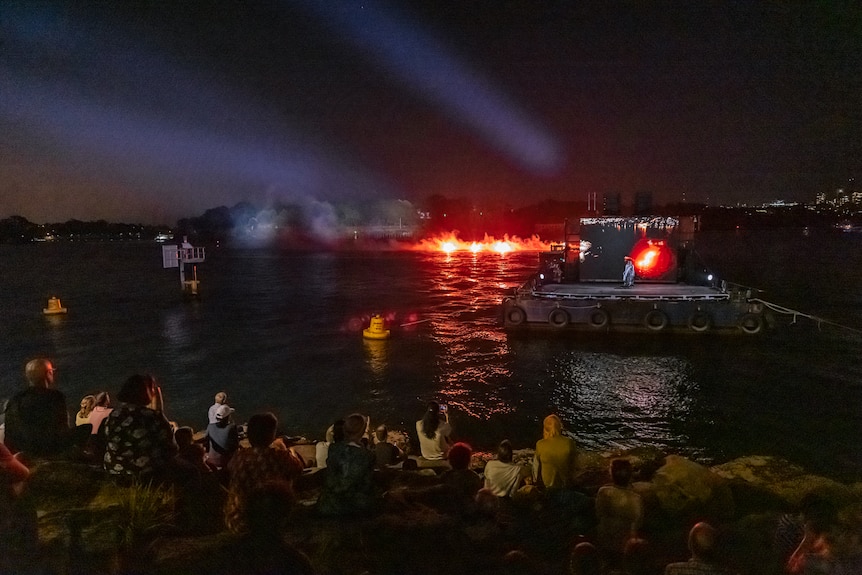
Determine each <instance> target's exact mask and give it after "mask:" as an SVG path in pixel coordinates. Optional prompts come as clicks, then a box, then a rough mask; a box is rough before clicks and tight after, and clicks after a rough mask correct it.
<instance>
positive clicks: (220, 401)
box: [207, 391, 227, 425]
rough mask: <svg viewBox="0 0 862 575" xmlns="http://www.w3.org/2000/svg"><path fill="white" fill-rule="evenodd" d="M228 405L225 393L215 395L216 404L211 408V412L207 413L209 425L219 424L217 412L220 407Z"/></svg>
mask: <svg viewBox="0 0 862 575" xmlns="http://www.w3.org/2000/svg"><path fill="white" fill-rule="evenodd" d="M226 404H227V394H226V393H225V392H223V391H220V392H218V393H217V394H215V403H213V404H212V405H211V406H210V408H209V411H208V412H207V425H209V424H210V423H217V422H218V420H217V419H216V411H218V408H219V407H221V406H222V405H226Z"/></svg>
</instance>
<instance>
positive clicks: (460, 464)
mask: <svg viewBox="0 0 862 575" xmlns="http://www.w3.org/2000/svg"><path fill="white" fill-rule="evenodd" d="M471 459H473V448H472V447H470V446H469V445H468V444H466V443H463V442H459V443H456V444H455V445H453V446H452V449H450V450H449V465H451V466H452V469H467V468H468V467H470V460H471Z"/></svg>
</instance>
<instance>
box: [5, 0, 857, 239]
mask: <svg viewBox="0 0 862 575" xmlns="http://www.w3.org/2000/svg"><path fill="white" fill-rule="evenodd" d="M809 4H810V5H809ZM815 4H816V5H815ZM0 30H2V44H0V217H6V216H10V215H22V216H24V217H26V218H28V219H30V220H32V221H35V222H39V223H42V222H53V221H65V220H67V219H70V218H77V219H84V220H91V219H108V220H112V221H128V222H147V223H159V222H165V223H173V222H174V221H175V220H176V219H177V218H178V217H181V216H193V215H198V214H200V213H202V212H203V211H204V210H206V209H208V208H212V207H216V206H219V205H228V206H231V205H233V204H235V203H237V202H239V201H243V200H247V201H251V202H254V203H257V204H259V205H264V204H267V203H269V202H272V201H282V202H304V203H309V202H312V203H315V202H316V203H322V204H331V205H339V204H342V203H350V202H360V201H361V202H365V203H367V202H377V201H387V200H398V199H404V200H409V201H413V202H421V201H422V200H424V199H425V198H427V197H428V196H430V195H432V194H442V195H444V196H447V197H450V198H468V199H471V200H476V201H478V202H482V203H483V205H489V204H490V205H497V206H499V205H501V204H510V205H512V206H513V207H518V206H522V205H526V204H529V203H535V202H537V201H541V200H544V199H547V198H554V199H559V200H585V198H586V196H587V194H588V193H592V192H596V193H597V194H599V197H601V194H603V193H605V192H620V193H622V194H623V195H624V196H631V195H634V193H635V192H638V191H652V192H653V197H654V199H655V201H656V202H665V201H681V200H682V199H683V198H685V200H687V201H689V202H708V203H710V204H712V205H715V204H719V203H725V204H726V203H738V202H749V203H751V202H763V201H769V200H773V199H777V198H781V199H785V200H797V201H811V200H813V199H814V195H815V193H817V192H819V191H830V190H834V189H836V188H838V187H842V186H848V185H849V186H851V187H852V186H853V185H854V184H853V183H848V182H850V180H851V178H854V177H862V175H860V171H862V170H860V168H862V77H860V72H862V8H860V5H859V3H858V2H847V3H843V2H831V1H830V2H818V3H798V5H797V3H785V2H701V1H690V2H630V3H628V2H626V3H623V2H595V3H592V2H575V1H565V2H563V1H561V2H551V1H524V2H515V1H512V2H504V1H502V0H495V1H489V2H470V1H459V2H446V1H440V2H430V1H422V2H420V1H397V2H383V1H372V2H360V1H347V0H344V1H342V0H325V1H324V0H320V1H316V0H295V1H291V0H282V1H267V2H256V1H253V0H248V1H235V2H225V1H220V0H207V1H205V2H203V1H202V2H194V1H192V2H189V1H186V0H183V1H181V2H169V1H150V2H134V1H124V2H98V3H96V2H65V1H62V2H37V1H16V0H5V1H3V2H0ZM857 187H858V186H857Z"/></svg>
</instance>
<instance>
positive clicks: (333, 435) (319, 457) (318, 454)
mask: <svg viewBox="0 0 862 575" xmlns="http://www.w3.org/2000/svg"><path fill="white" fill-rule="evenodd" d="M337 441H344V420H343V419H338V420H336V421H335V422H334V423H333V424H332V425H330V426H329V427H328V428H327V429H326V439H325V440H324V441H318V442H317V443H316V444H315V445H314V459H315V461H316V462H317V467H326V458H327V457H328V456H329V448H330V446H331V445H332V444H333V443H335V442H337Z"/></svg>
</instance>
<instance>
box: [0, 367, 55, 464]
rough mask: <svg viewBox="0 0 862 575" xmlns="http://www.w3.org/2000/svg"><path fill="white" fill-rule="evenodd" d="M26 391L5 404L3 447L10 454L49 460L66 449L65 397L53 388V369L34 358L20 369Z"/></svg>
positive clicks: (22, 391)
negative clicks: (26, 384) (25, 384)
mask: <svg viewBox="0 0 862 575" xmlns="http://www.w3.org/2000/svg"><path fill="white" fill-rule="evenodd" d="M24 375H25V377H26V378H27V383H28V386H27V388H25V389H23V390H21V391H19V392H18V393H16V394H15V395H13V396H12V399H10V400H9V405H8V406H7V408H6V437H5V440H4V443H5V444H6V447H8V448H9V450H10V451H12V452H13V453H16V452H24V453H25V454H26V455H34V456H51V455H57V454H59V453H62V452H63V451H65V450H66V448H67V447H68V446H69V442H70V439H71V434H70V431H69V412H68V410H67V409H66V397H65V396H64V395H63V393H62V392H61V391H59V390H57V389H55V387H54V365H53V364H52V363H51V361H50V360H48V359H44V358H37V359H34V360H32V361H30V362H28V363H27V366H26V367H25V368H24Z"/></svg>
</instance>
